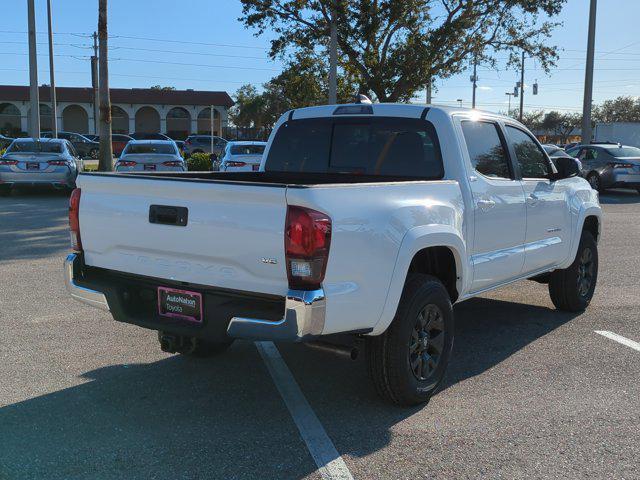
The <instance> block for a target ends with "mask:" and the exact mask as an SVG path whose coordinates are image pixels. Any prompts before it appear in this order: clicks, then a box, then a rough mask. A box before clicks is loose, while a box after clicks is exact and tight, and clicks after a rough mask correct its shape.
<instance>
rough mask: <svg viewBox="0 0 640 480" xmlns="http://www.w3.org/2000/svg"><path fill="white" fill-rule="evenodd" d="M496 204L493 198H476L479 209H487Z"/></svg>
mask: <svg viewBox="0 0 640 480" xmlns="http://www.w3.org/2000/svg"><path fill="white" fill-rule="evenodd" d="M495 206H496V202H494V201H493V200H478V207H479V208H480V210H483V211H485V212H486V211H487V210H490V209H492V208H493V207H495Z"/></svg>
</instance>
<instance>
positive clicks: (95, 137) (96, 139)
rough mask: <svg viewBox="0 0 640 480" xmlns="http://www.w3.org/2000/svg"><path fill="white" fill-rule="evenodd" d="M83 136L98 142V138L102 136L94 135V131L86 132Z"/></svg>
mask: <svg viewBox="0 0 640 480" xmlns="http://www.w3.org/2000/svg"><path fill="white" fill-rule="evenodd" d="M83 137H85V138H88V139H89V140H91V141H92V142H97V141H98V139H99V138H100V135H94V134H92V133H85V134H84V135H83Z"/></svg>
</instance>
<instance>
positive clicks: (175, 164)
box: [162, 160, 182, 167]
mask: <svg viewBox="0 0 640 480" xmlns="http://www.w3.org/2000/svg"><path fill="white" fill-rule="evenodd" d="M162 164H163V165H164V166H165V167H181V166H182V162H181V161H179V160H176V161H170V162H163V163H162Z"/></svg>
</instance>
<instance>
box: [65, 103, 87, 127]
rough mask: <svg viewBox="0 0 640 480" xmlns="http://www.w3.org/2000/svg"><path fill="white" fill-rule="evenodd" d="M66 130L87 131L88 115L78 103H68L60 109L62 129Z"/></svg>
mask: <svg viewBox="0 0 640 480" xmlns="http://www.w3.org/2000/svg"><path fill="white" fill-rule="evenodd" d="M61 130H63V131H66V132H75V133H89V115H88V114H87V111H86V110H85V109H84V108H82V107H81V106H80V105H68V106H66V107H65V109H64V110H62V129H61Z"/></svg>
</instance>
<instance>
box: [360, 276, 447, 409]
mask: <svg viewBox="0 0 640 480" xmlns="http://www.w3.org/2000/svg"><path fill="white" fill-rule="evenodd" d="M453 330H454V320H453V309H452V307H451V300H450V298H449V294H448V292H447V290H446V289H445V288H444V285H442V283H441V282H440V281H439V280H438V279H437V278H435V277H432V276H430V275H423V274H411V275H410V276H409V278H408V279H407V281H406V283H405V287H404V291H403V293H402V298H401V300H400V304H399V306H398V311H397V313H396V316H395V318H394V320H393V322H392V323H391V325H390V326H389V328H388V329H387V331H386V332H385V333H383V334H382V335H379V336H376V337H369V338H368V339H367V345H366V353H367V363H368V369H369V374H370V376H371V379H372V381H373V384H374V386H375V388H376V391H377V392H378V394H379V395H380V396H381V397H382V398H383V399H385V400H387V401H389V402H392V403H395V404H397V405H403V406H409V405H417V404H420V403H425V402H428V401H429V399H430V398H431V396H432V395H433V394H434V393H435V391H436V390H437V389H438V387H439V386H440V384H441V382H442V379H443V378H444V374H445V371H446V368H447V365H448V363H449V358H450V357H451V350H452V348H453Z"/></svg>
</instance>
